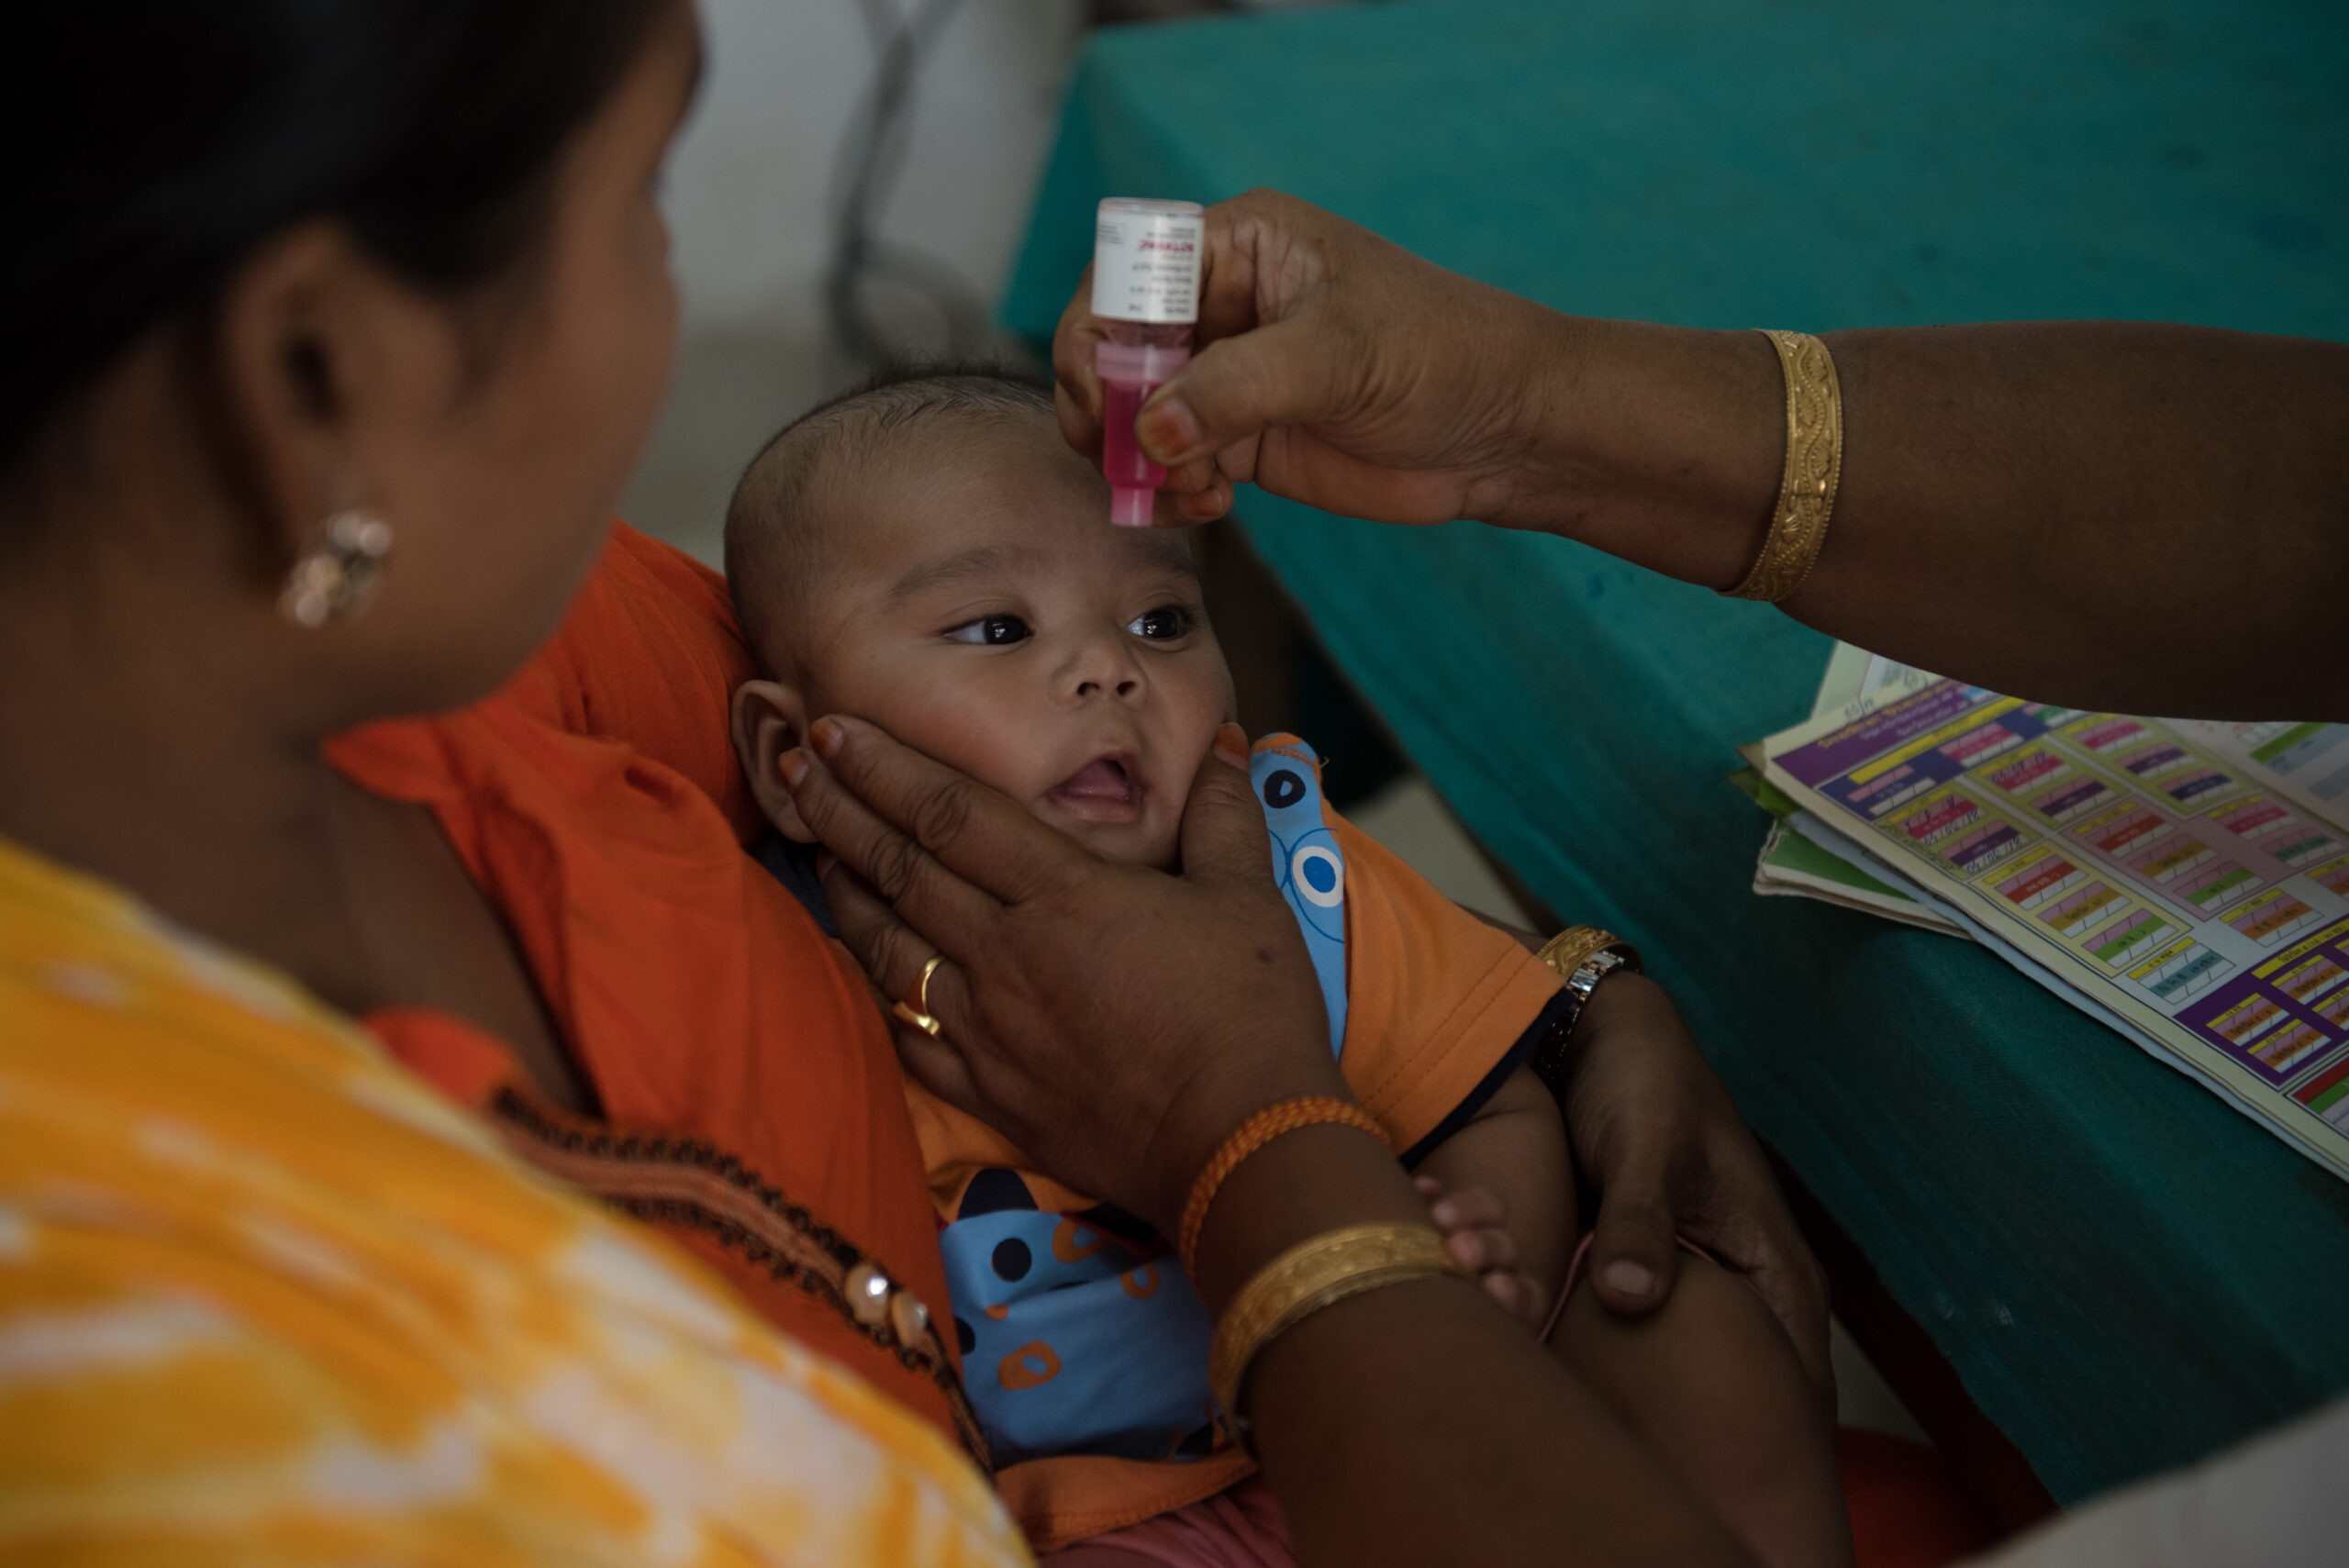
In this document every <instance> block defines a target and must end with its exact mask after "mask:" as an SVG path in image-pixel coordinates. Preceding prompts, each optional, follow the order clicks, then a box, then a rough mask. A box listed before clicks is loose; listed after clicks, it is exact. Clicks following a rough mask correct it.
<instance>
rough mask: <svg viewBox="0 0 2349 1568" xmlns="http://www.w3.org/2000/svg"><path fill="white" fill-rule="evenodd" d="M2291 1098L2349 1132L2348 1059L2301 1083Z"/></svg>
mask: <svg viewBox="0 0 2349 1568" xmlns="http://www.w3.org/2000/svg"><path fill="white" fill-rule="evenodd" d="M2292 1098H2294V1099H2296V1100H2298V1101H2299V1102H2300V1104H2302V1105H2304V1106H2308V1108H2309V1109H2310V1110H2312V1111H2314V1112H2315V1113H2316V1114H2317V1115H2319V1116H2321V1117H2322V1118H2324V1119H2325V1120H2326V1121H2328V1122H2330V1123H2331V1124H2332V1125H2333V1126H2334V1127H2337V1128H2339V1129H2341V1130H2342V1131H2343V1132H2349V1060H2344V1061H2343V1062H2342V1063H2341V1064H2340V1065H2339V1066H2337V1067H2331V1068H2327V1069H2326V1070H2325V1071H2324V1072H2322V1073H2318V1074H2317V1075H2316V1076H2315V1077H2314V1078H2311V1079H2310V1080H2309V1081H2308V1082H2307V1083H2305V1084H2301V1085H2300V1086H2299V1088H2298V1089H2297V1090H2295V1091H2294V1092H2293V1094H2292Z"/></svg>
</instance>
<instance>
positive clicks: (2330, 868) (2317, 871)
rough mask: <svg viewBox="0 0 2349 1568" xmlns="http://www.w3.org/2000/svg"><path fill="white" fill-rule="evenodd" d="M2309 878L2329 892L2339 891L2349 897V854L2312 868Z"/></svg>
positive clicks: (2338, 892)
mask: <svg viewBox="0 0 2349 1568" xmlns="http://www.w3.org/2000/svg"><path fill="white" fill-rule="evenodd" d="M2309 878H2310V881H2312V882H2314V883H2315V884H2317V885H2318V886H2319V887H2321V888H2323V889H2324V890H2325V891H2326V892H2327V893H2337V894H2339V895H2341V896H2342V897H2343V898H2349V855H2343V856H2342V857H2341V858H2340V859H2339V860H2337V861H2327V862H2324V864H2322V865H2321V866H2315V867H2312V868H2310V872H2309Z"/></svg>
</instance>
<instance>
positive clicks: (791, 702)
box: [733, 681, 816, 844]
mask: <svg viewBox="0 0 2349 1568" xmlns="http://www.w3.org/2000/svg"><path fill="white" fill-rule="evenodd" d="M733 709H734V755H735V757H736V758H737V759H738V760H739V761H740V762H741V764H742V773H743V776H744V777H746V778H748V779H749V780H750V781H751V795H754V796H755V797H757V800H758V803H759V809H760V810H761V811H762V812H763V813H764V814H765V815H766V819H767V820H768V821H770V822H772V823H774V826H775V830H776V831H777V832H779V833H781V834H782V835H783V836H784V837H785V838H786V839H791V840H796V841H798V842H799V843H802V844H812V843H814V842H815V841H816V835H815V834H813V833H810V832H809V831H807V823H805V822H803V821H801V820H800V819H799V807H798V806H797V804H796V803H795V802H794V801H793V800H792V798H791V792H790V791H789V790H787V789H785V788H784V787H783V774H782V773H781V771H780V770H778V769H777V767H776V765H775V763H776V760H777V759H778V758H780V757H781V756H782V755H783V754H784V753H785V751H790V750H791V749H792V748H793V747H795V746H796V745H798V744H799V742H800V741H801V740H803V739H805V738H806V736H807V711H806V706H805V705H804V704H803V703H802V702H801V701H800V696H799V693H798V691H797V690H796V688H795V687H791V686H786V685H785V684H783V683H782V682H780V681H745V682H743V683H742V684H740V685H739V686H737V687H735V688H734V704H733Z"/></svg>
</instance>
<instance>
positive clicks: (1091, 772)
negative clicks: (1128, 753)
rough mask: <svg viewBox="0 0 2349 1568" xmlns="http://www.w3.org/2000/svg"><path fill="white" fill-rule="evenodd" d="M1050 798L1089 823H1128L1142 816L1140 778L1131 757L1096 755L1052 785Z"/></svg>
mask: <svg viewBox="0 0 2349 1568" xmlns="http://www.w3.org/2000/svg"><path fill="white" fill-rule="evenodd" d="M1141 796H1142V784H1141V780H1140V779H1138V778H1136V777H1135V776H1134V766H1133V760H1132V759H1131V758H1130V757H1124V756H1108V757H1096V758H1095V759H1093V761H1091V762H1087V763H1085V766H1083V767H1081V768H1079V769H1077V770H1076V772H1074V773H1071V774H1070V775H1069V776H1068V777H1067V778H1064V779H1063V780H1062V781H1061V782H1060V783H1059V784H1054V785H1053V786H1052V799H1053V800H1054V801H1055V802H1056V803H1057V804H1058V805H1059V806H1061V807H1062V809H1063V810H1065V811H1067V812H1069V813H1070V814H1071V815H1072V816H1075V817H1083V818H1085V820H1086V821H1088V822H1130V821H1133V820H1134V819H1135V818H1137V817H1140V816H1141Z"/></svg>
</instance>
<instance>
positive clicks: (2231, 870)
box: [2181, 861, 2266, 915]
mask: <svg viewBox="0 0 2349 1568" xmlns="http://www.w3.org/2000/svg"><path fill="white" fill-rule="evenodd" d="M2265 883H2266V879H2265V878H2263V877H2262V876H2261V875H2260V874H2259V873H2257V872H2255V871H2253V870H2252V869H2250V868H2249V867H2248V866H2240V865H2237V864H2235V862H2232V861H2221V862H2219V863H2218V864H2217V865H2214V866H2210V867H2209V868H2208V869H2206V870H2203V871H2200V872H2199V873H2197V874H2195V875H2194V876H2192V877H2190V878H2188V879H2186V881H2185V882H2184V883H2183V884H2181V885H2184V886H2185V887H2186V901H2187V902H2188V904H2191V905H2193V906H2195V907H2196V908H2197V909H2199V910H2201V911H2202V912H2203V913H2204V914H2205V915H2215V914H2217V913H2219V911H2221V909H2224V908H2226V907H2227V906H2229V905H2232V904H2234V903H2237V902H2239V901H2240V900H2242V899H2244V898H2247V897H2249V896H2250V895H2252V894H2254V893H2255V892H2257V891H2258V890H2259V888H2260V887H2261V886H2263V885H2264V884H2265Z"/></svg>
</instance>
